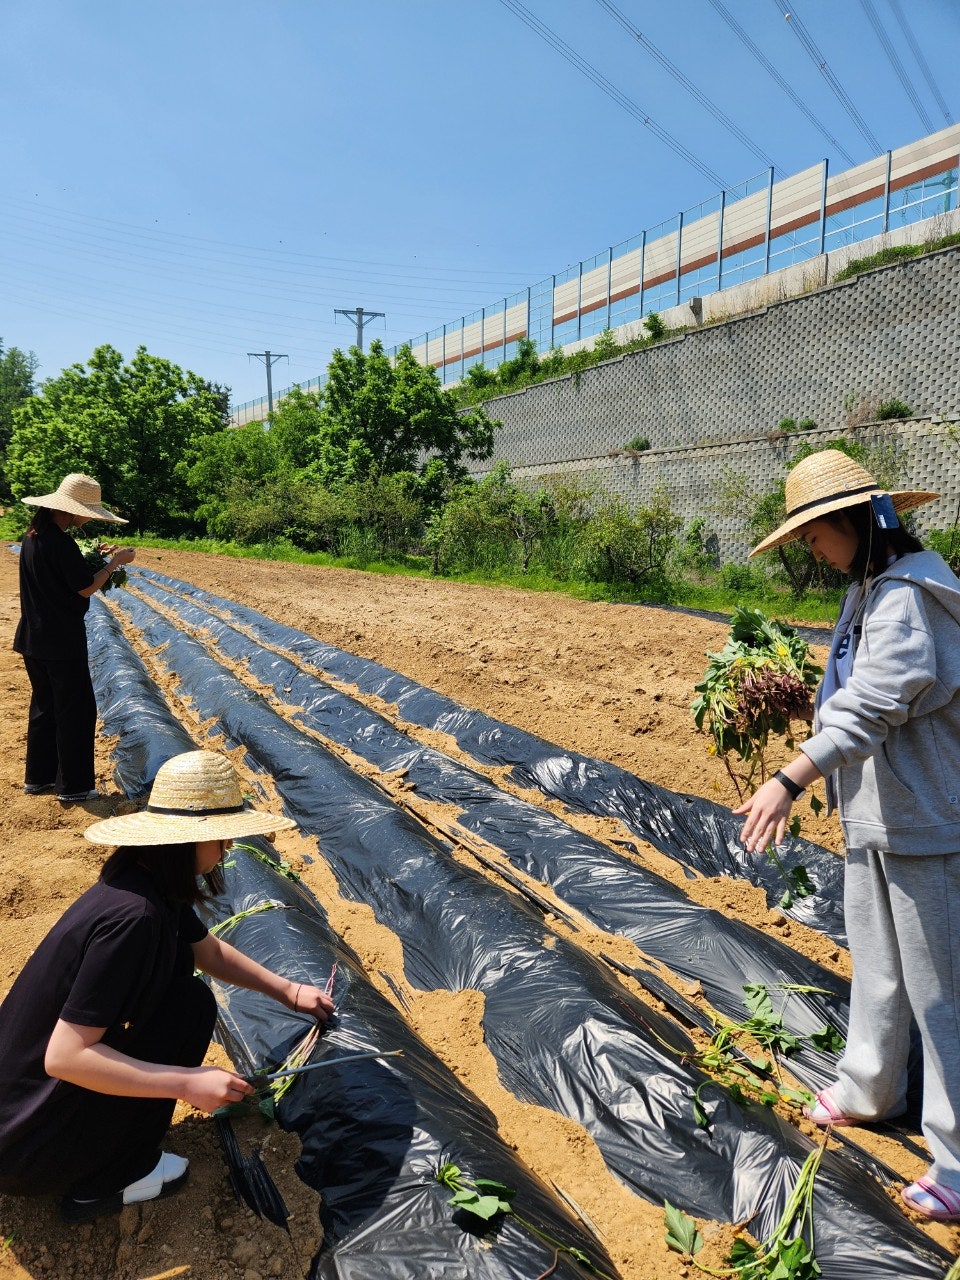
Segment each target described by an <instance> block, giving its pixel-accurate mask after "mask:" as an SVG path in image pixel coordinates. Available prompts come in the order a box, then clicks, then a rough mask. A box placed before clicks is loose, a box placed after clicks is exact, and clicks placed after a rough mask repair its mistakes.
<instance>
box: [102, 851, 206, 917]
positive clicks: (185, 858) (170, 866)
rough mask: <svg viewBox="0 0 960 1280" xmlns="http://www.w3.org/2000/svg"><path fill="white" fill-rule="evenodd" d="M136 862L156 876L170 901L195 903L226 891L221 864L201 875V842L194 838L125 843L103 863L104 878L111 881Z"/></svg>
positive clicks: (136, 864)
mask: <svg viewBox="0 0 960 1280" xmlns="http://www.w3.org/2000/svg"><path fill="white" fill-rule="evenodd" d="M134 866H136V867H142V868H143V870H144V871H146V872H148V873H149V874H150V875H151V876H152V877H153V879H154V880H155V881H156V884H157V888H158V889H159V891H160V895H161V897H163V898H165V899H166V900H167V902H176V903H184V904H186V906H188V907H195V906H197V904H198V903H201V902H208V901H209V900H210V899H211V898H215V897H217V896H218V895H219V894H221V893H223V891H224V881H223V872H222V870H221V869H220V867H218V866H217V867H214V868H213V870H212V871H208V872H207V873H206V875H204V876H198V875H197V846H196V842H195V841H193V840H191V841H190V842H189V843H187V844H149V845H130V844H127V845H121V846H120V848H119V849H115V850H114V851H113V853H111V855H110V857H109V858H108V859H107V860H106V862H105V863H104V864H103V870H102V871H101V872H100V879H101V880H103V881H104V883H105V884H111V883H112V882H113V881H114V880H116V879H117V878H118V877H119V876H120V875H122V874H123V872H124V871H126V870H127V869H128V868H129V867H134ZM201 881H202V883H201Z"/></svg>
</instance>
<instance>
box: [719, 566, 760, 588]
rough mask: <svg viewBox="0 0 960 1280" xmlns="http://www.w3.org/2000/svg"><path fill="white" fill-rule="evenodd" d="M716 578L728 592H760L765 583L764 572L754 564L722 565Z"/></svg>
mask: <svg viewBox="0 0 960 1280" xmlns="http://www.w3.org/2000/svg"><path fill="white" fill-rule="evenodd" d="M717 576H718V579H719V582H720V585H721V586H722V587H725V588H726V589H727V590H728V591H760V590H762V589H763V587H764V586H765V585H766V581H767V575H766V574H765V573H764V571H763V570H762V569H760V568H758V567H757V565H754V564H724V565H721V566H720V572H719V574H718V575H717Z"/></svg>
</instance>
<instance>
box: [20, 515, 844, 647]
mask: <svg viewBox="0 0 960 1280" xmlns="http://www.w3.org/2000/svg"><path fill="white" fill-rule="evenodd" d="M21 533H22V522H21V523H17V522H15V521H14V520H13V519H12V518H11V517H10V516H0V539H5V540H8V541H11V542H17V541H19V539H20V536H21ZM124 541H125V542H126V543H128V544H129V545H131V546H134V547H144V548H149V549H150V550H152V551H196V552H199V553H201V554H203V555H215V556H228V557H230V558H232V559H237V560H271V561H275V562H277V563H280V564H304V565H317V566H320V567H321V568H330V569H355V570H358V571H360V572H362V573H376V574H382V575H384V576H391V577H407V578H435V579H436V580H437V581H441V582H464V583H469V584H473V585H475V586H480V587H506V588H511V587H512V588H514V589H516V590H520V591H544V592H552V593H554V594H558V595H566V596H569V597H571V598H572V599H574V600H586V601H594V602H602V601H606V602H607V603H609V604H671V605H676V606H679V607H680V608H686V609H702V610H704V611H706V612H709V613H721V614H725V615H728V616H729V615H731V614H732V613H733V612H734V610H735V609H736V608H737V607H738V606H741V605H746V606H749V607H750V608H752V609H760V610H761V611H762V612H763V613H765V614H767V615H768V616H770V617H776V618H782V619H784V620H785V621H788V622H795V623H799V624H801V625H804V624H806V625H810V626H832V625H833V624H834V622H835V621H836V619H837V614H838V612H839V607H840V600H841V597H842V594H843V593H842V591H836V592H830V591H816V592H808V593H807V594H806V595H804V596H802V597H801V598H799V599H797V598H796V597H795V596H794V595H792V593H791V592H790V591H789V590H787V589H786V588H783V587H778V586H776V584H774V583H773V582H770V583H769V584H768V585H765V586H763V587H760V588H751V589H741V590H734V589H731V588H730V587H728V586H724V585H722V584H721V583H719V582H711V581H709V580H703V581H699V582H692V581H683V582H676V583H674V584H672V585H671V589H670V591H669V592H668V594H667V596H666V597H665V598H663V599H659V600H654V599H651V596H650V592H649V590H647V591H645V590H644V589H643V588H630V587H629V586H626V585H623V584H619V585H618V584H616V583H607V582H586V581H582V580H575V579H560V578H556V577H554V576H552V575H550V574H548V573H546V572H544V571H542V570H537V569H531V570H530V571H529V572H528V573H525V574H524V573H520V572H518V571H513V572H511V571H509V570H504V571H503V572H496V571H493V570H488V571H486V572H478V571H474V572H472V573H450V574H446V575H444V576H443V577H439V578H437V577H436V575H434V574H433V573H432V572H431V569H430V557H429V556H412V555H408V556H403V557H398V558H397V559H395V560H389V561H386V560H371V561H365V560H363V559H362V558H359V557H356V556H333V555H329V554H327V553H326V552H322V551H299V550H298V549H297V548H296V547H294V546H293V545H292V544H291V543H288V542H279V543H258V544H255V545H253V546H241V545H240V544H239V543H236V542H223V541H220V540H218V539H215V538H158V537H154V536H153V535H151V534H144V535H143V536H141V537H136V536H133V537H127V538H125V539H124Z"/></svg>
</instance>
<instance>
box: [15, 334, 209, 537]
mask: <svg viewBox="0 0 960 1280" xmlns="http://www.w3.org/2000/svg"><path fill="white" fill-rule="evenodd" d="M228 398H229V392H228V389H227V388H225V387H220V386H217V385H216V384H214V383H211V382H208V381H206V379H204V378H201V377H200V376H199V375H198V374H195V373H191V372H189V371H188V370H183V369H180V368H179V367H178V366H177V365H175V364H172V363H171V362H170V361H169V360H165V359H163V358H161V357H160V356H153V355H150V353H149V352H148V351H147V350H146V348H145V347H138V348H137V352H136V354H135V355H134V357H133V359H132V360H131V361H130V363H129V364H124V361H123V356H122V355H121V354H120V352H119V351H117V350H115V349H114V348H113V347H110V346H102V347H97V349H96V350H95V351H94V353H93V355H92V356H91V357H90V360H89V362H88V363H87V365H82V364H74V365H71V366H70V367H69V368H68V369H65V370H64V371H63V372H62V373H61V374H60V376H59V377H57V378H51V379H49V380H48V381H47V382H45V383H44V384H43V385H42V387H41V389H40V392H39V394H38V395H35V396H33V397H32V398H31V399H29V400H27V401H26V402H25V403H23V404H22V405H21V406H20V408H19V409H17V410H15V412H14V422H13V432H12V435H11V439H10V445H9V448H8V449H7V475H8V478H9V482H10V487H11V489H12V491H13V493H14V494H15V495H16V496H17V497H23V496H24V495H25V494H27V493H42V492H44V487H46V488H48V489H52V488H55V487H56V486H57V484H59V482H60V480H61V479H62V478H63V476H64V475H65V474H67V473H68V472H70V471H85V472H88V473H89V474H91V475H93V476H95V477H96V478H97V480H99V481H100V484H101V486H102V487H103V492H104V495H105V497H106V499H107V502H108V503H109V504H112V505H113V506H115V507H116V508H118V509H119V511H120V512H121V513H122V514H123V515H124V516H125V517H126V518H127V519H129V520H130V522H131V525H132V527H133V528H134V529H136V530H137V531H138V532H143V531H144V530H147V529H150V530H153V531H155V532H158V533H167V532H177V531H181V530H182V529H184V528H189V527H191V526H192V525H193V523H194V513H193V503H192V496H191V492H190V489H189V486H188V484H187V474H188V472H189V468H190V466H191V465H192V464H193V463H194V462H195V461H196V459H197V450H198V447H199V444H200V442H201V441H202V440H203V439H204V438H206V437H207V436H211V435H213V434H215V433H216V432H220V431H223V430H225V428H226V426H227V422H228V411H229V406H228Z"/></svg>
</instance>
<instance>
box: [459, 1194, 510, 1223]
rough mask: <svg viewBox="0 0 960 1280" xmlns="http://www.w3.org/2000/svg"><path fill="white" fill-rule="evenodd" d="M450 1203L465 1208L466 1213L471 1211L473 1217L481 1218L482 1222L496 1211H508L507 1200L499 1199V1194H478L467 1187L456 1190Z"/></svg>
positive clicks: (493, 1215)
mask: <svg viewBox="0 0 960 1280" xmlns="http://www.w3.org/2000/svg"><path fill="white" fill-rule="evenodd" d="M450 1203H451V1204H452V1205H454V1206H455V1207H456V1208H458V1209H465V1210H466V1211H467V1213H472V1214H473V1216H474V1217H475V1218H482V1219H483V1220H484V1222H489V1221H490V1219H491V1218H495V1217H496V1216H497V1214H498V1213H509V1212H510V1202H509V1200H501V1199H500V1197H499V1196H478V1195H477V1193H476V1192H475V1191H470V1190H469V1189H465V1190H463V1191H458V1192H457V1193H456V1195H454V1196H453V1197H452V1199H451V1200H450Z"/></svg>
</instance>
